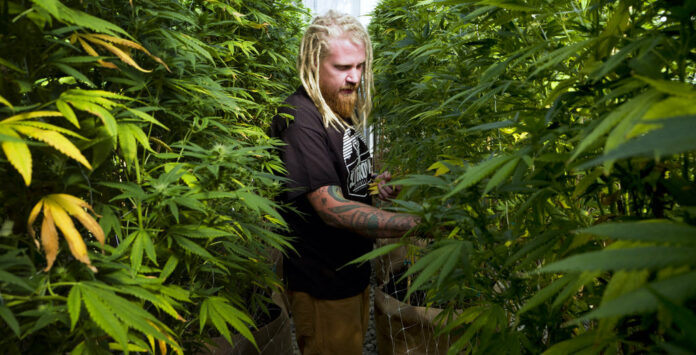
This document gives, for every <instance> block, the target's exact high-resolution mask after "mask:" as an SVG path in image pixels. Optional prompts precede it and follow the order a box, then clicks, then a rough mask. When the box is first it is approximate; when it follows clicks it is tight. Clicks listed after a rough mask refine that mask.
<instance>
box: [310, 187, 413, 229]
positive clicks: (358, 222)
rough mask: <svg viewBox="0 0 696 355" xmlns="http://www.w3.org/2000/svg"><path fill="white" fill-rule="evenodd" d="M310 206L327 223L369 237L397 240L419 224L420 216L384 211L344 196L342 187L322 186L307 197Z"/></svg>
mask: <svg viewBox="0 0 696 355" xmlns="http://www.w3.org/2000/svg"><path fill="white" fill-rule="evenodd" d="M307 198H308V199H309V202H310V204H311V205H312V206H313V207H314V209H315V210H316V211H317V213H319V216H320V217H321V219H322V220H323V221H324V222H326V224H328V225H330V226H334V227H338V228H346V229H350V230H352V231H354V232H356V233H358V234H360V235H363V236H365V237H370V238H398V237H401V236H402V235H404V233H406V232H407V231H408V230H409V229H411V228H413V227H415V226H416V225H418V217H416V216H413V215H410V214H405V213H393V212H387V211H382V210H380V209H378V208H375V207H372V206H370V205H366V204H364V203H360V202H356V201H351V200H348V199H346V198H345V197H343V193H341V188H340V187H338V186H335V185H331V186H322V187H320V188H318V189H316V190H314V191H312V192H310V193H309V194H307Z"/></svg>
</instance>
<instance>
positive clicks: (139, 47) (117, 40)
mask: <svg viewBox="0 0 696 355" xmlns="http://www.w3.org/2000/svg"><path fill="white" fill-rule="evenodd" d="M85 36H90V37H96V38H100V39H103V40H105V41H109V42H113V43H116V44H119V45H122V46H125V47H130V48H133V49H137V50H139V51H142V52H144V53H145V54H147V55H148V56H150V58H152V59H154V60H155V61H156V62H157V63H160V64H162V65H163V66H164V67H165V68H166V69H167V71H168V72H171V70H169V67H168V66H167V64H165V63H164V61H162V59H160V58H159V57H157V56H155V55H152V53H150V51H148V50H147V48H145V47H143V46H142V45H140V44H138V43H135V42H133V41H129V40H127V39H123V38H119V37H114V36H109V35H105V34H99V33H92V34H89V35H85Z"/></svg>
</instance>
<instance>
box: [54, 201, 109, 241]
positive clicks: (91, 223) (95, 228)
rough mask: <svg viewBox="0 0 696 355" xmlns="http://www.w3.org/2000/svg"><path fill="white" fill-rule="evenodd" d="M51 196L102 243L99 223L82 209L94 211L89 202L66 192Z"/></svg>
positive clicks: (102, 234)
mask: <svg viewBox="0 0 696 355" xmlns="http://www.w3.org/2000/svg"><path fill="white" fill-rule="evenodd" d="M51 196H52V197H53V200H54V201H56V202H58V204H59V205H60V206H61V207H63V208H64V209H65V210H66V211H68V213H69V214H70V215H71V216H73V217H75V218H77V220H78V221H80V223H82V225H83V226H85V228H87V230H88V231H90V233H92V235H94V237H95V238H97V240H98V241H99V243H101V245H104V239H105V236H104V230H103V229H102V228H101V226H100V225H99V223H98V222H97V221H96V220H95V219H94V218H92V216H90V215H89V213H87V211H85V210H84V209H83V208H86V209H88V210H89V211H90V212H92V213H94V210H93V209H92V206H90V205H89V203H87V202H85V201H84V200H82V199H81V198H78V197H75V196H73V195H68V194H54V195H51ZM94 214H96V213H94Z"/></svg>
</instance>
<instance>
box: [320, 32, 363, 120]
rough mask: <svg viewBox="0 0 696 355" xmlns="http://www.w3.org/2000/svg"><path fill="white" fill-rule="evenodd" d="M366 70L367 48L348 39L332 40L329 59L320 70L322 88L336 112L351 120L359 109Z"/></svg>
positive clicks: (325, 60)
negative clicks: (359, 98) (361, 80)
mask: <svg viewBox="0 0 696 355" xmlns="http://www.w3.org/2000/svg"><path fill="white" fill-rule="evenodd" d="M364 67H365V45H364V44H363V43H356V42H353V41H352V40H351V39H350V38H349V37H348V36H347V35H345V34H344V35H342V36H341V37H336V38H332V39H330V40H329V55H328V56H326V58H324V60H323V61H322V62H321V65H320V66H319V88H320V89H321V95H322V96H323V97H324V100H326V103H327V104H328V105H329V107H331V109H332V110H334V112H336V113H337V114H338V115H339V116H341V117H343V118H348V117H350V116H351V114H352V113H353V110H354V109H355V102H356V101H357V98H358V86H359V85H360V78H361V77H362V72H363V68H364Z"/></svg>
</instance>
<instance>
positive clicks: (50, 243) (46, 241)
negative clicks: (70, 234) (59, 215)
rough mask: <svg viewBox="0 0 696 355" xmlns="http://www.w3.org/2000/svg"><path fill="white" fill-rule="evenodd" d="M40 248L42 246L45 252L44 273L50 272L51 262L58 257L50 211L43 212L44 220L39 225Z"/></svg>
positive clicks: (55, 232)
mask: <svg viewBox="0 0 696 355" xmlns="http://www.w3.org/2000/svg"><path fill="white" fill-rule="evenodd" d="M41 246H43V248H44V251H45V252H46V267H45V268H44V271H48V270H51V267H53V262H55V261H56V256H57V255H58V231H57V230H56V225H55V224H54V222H53V216H52V215H51V211H50V210H45V211H44V219H43V223H41Z"/></svg>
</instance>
